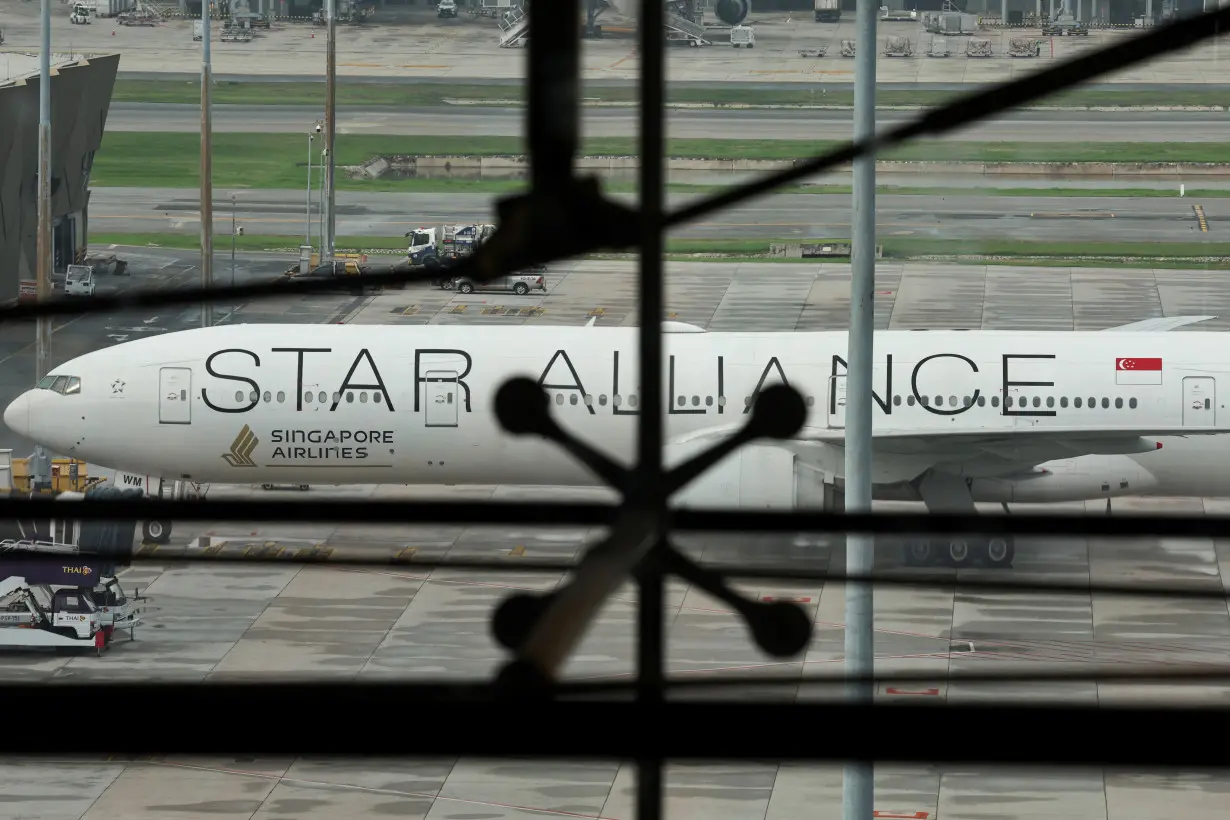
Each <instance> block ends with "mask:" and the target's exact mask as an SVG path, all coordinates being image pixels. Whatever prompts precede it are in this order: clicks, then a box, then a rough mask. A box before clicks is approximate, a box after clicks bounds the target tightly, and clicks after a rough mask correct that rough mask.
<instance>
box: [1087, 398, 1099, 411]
mask: <svg viewBox="0 0 1230 820" xmlns="http://www.w3.org/2000/svg"><path fill="white" fill-rule="evenodd" d="M1097 406H1098V400H1097V399H1094V398H1091V399H1089V407H1090V408H1091V409H1092V408H1094V407H1097Z"/></svg>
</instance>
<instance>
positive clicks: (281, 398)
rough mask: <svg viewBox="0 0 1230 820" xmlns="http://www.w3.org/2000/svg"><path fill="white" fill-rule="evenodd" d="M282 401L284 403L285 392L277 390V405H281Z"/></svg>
mask: <svg viewBox="0 0 1230 820" xmlns="http://www.w3.org/2000/svg"><path fill="white" fill-rule="evenodd" d="M284 401H286V393H285V391H282V390H279V391H278V404H281V403H282V402H284Z"/></svg>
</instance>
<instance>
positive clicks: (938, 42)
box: [927, 37, 951, 57]
mask: <svg viewBox="0 0 1230 820" xmlns="http://www.w3.org/2000/svg"><path fill="white" fill-rule="evenodd" d="M950 53H951V52H950V51H949V50H948V41H947V40H944V39H941V38H939V37H932V38H931V43H930V44H929V45H928V46H927V56H928V57H947V56H949V54H950Z"/></svg>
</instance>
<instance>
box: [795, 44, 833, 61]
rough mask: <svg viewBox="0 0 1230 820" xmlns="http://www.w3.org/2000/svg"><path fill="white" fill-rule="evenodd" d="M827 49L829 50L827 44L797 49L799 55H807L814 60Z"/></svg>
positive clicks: (826, 51)
mask: <svg viewBox="0 0 1230 820" xmlns="http://www.w3.org/2000/svg"><path fill="white" fill-rule="evenodd" d="M828 50H829V47H828V45H827V44H826V45H822V46H820V47H819V48H801V49H799V56H800V57H807V58H810V59H813V60H815V59H819V58H820V57H823V56H824V55H825V54H827V53H828Z"/></svg>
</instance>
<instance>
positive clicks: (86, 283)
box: [64, 265, 95, 296]
mask: <svg viewBox="0 0 1230 820" xmlns="http://www.w3.org/2000/svg"><path fill="white" fill-rule="evenodd" d="M94 286H95V282H94V269H93V268H92V267H90V266H89V265H69V266H68V271H67V272H66V273H65V274H64V295H65V296H93V295H94Z"/></svg>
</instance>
